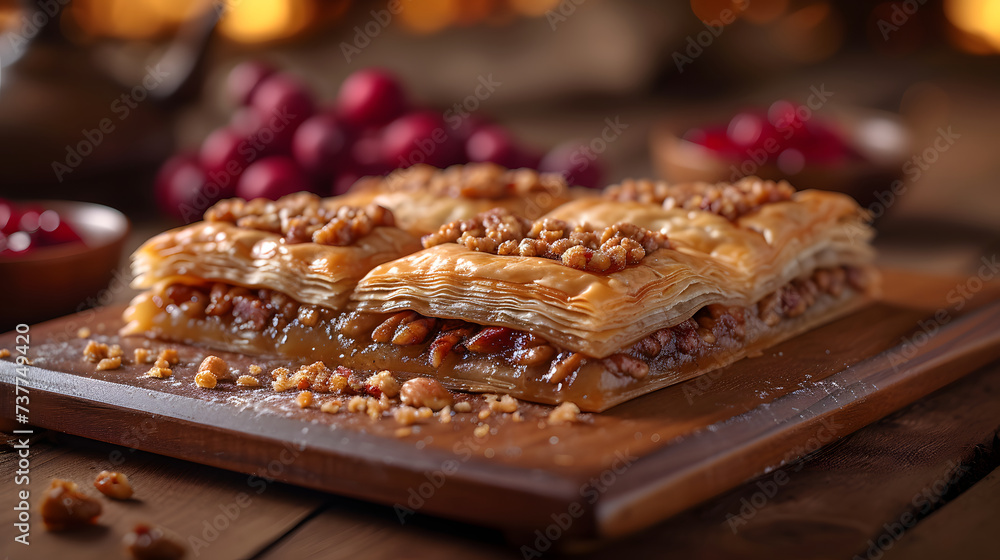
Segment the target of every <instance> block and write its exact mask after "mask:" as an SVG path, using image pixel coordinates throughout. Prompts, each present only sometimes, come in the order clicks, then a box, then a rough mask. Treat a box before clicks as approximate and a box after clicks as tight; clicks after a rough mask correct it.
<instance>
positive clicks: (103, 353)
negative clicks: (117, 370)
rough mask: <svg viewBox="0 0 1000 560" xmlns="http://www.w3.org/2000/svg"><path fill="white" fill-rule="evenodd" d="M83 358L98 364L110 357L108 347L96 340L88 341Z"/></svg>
mask: <svg viewBox="0 0 1000 560" xmlns="http://www.w3.org/2000/svg"><path fill="white" fill-rule="evenodd" d="M83 357H84V358H85V359H87V360H89V361H91V362H94V363H95V364H96V363H97V362H100V361H101V360H103V359H104V358H107V357H108V345H107V344H104V343H101V342H97V341H94V340H91V341H88V342H87V346H86V347H84V349H83Z"/></svg>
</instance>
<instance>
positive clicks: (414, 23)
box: [399, 0, 461, 33]
mask: <svg viewBox="0 0 1000 560" xmlns="http://www.w3.org/2000/svg"><path fill="white" fill-rule="evenodd" d="M459 3H460V2H459V0H422V1H421V2H410V3H405V4H403V5H402V8H403V9H402V10H401V11H400V12H399V19H400V21H402V22H403V24H404V25H406V27H408V28H409V29H410V30H411V31H415V32H417V33H434V32H435V31H440V30H441V29H444V28H445V27H447V26H449V25H451V23H452V22H453V21H455V20H456V18H458V14H459V11H460V10H461V8H460V7H459Z"/></svg>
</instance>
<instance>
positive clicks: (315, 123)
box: [292, 114, 351, 180]
mask: <svg viewBox="0 0 1000 560" xmlns="http://www.w3.org/2000/svg"><path fill="white" fill-rule="evenodd" d="M350 149H351V145H350V136H349V134H348V131H347V129H346V127H344V126H343V125H342V124H341V123H340V121H339V120H338V119H337V117H335V116H333V115H330V114H319V115H316V116H313V117H311V118H310V119H309V120H307V121H306V122H304V123H302V125H300V126H299V128H298V130H296V131H295V138H294V140H293V142H292V154H293V155H294V156H295V161H297V162H298V164H299V165H300V166H301V167H302V169H303V170H305V171H306V172H307V173H309V174H310V175H311V176H312V177H313V178H315V179H325V180H329V179H330V178H332V177H333V176H334V174H335V172H336V171H337V169H338V168H340V167H341V165H342V164H343V163H344V161H345V160H346V159H347V158H348V156H349V155H350Z"/></svg>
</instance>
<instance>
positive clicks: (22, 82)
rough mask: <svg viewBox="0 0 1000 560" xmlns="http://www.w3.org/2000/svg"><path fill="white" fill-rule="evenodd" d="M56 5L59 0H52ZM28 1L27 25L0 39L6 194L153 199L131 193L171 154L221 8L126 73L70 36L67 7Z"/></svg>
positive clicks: (119, 201)
mask: <svg viewBox="0 0 1000 560" xmlns="http://www.w3.org/2000/svg"><path fill="white" fill-rule="evenodd" d="M53 5H55V6H58V3H53ZM50 8H51V7H50V6H48V5H46V6H45V7H43V6H42V5H41V4H35V3H34V2H28V1H25V2H24V3H23V10H22V11H23V13H24V16H23V19H22V21H23V22H26V23H25V25H23V26H14V27H12V28H10V29H9V30H8V31H7V32H6V33H5V34H4V35H3V36H2V37H0V42H2V43H4V44H6V45H9V48H8V49H7V50H6V52H4V53H3V57H2V59H0V60H2V63H3V64H4V65H5V67H4V68H3V69H2V72H3V81H2V84H0V85H2V88H0V165H2V166H3V168H4V170H5V171H4V181H3V188H2V194H3V195H5V196H22V197H23V196H25V195H26V194H28V193H29V192H30V193H31V195H33V196H39V195H41V196H47V197H66V198H76V199H79V198H84V197H85V198H89V199H93V200H102V201H104V202H109V203H114V204H115V205H120V206H126V207H127V206H130V205H131V206H139V205H140V204H143V203H144V202H145V201H147V200H148V198H149V197H148V196H146V193H144V189H131V190H129V191H123V190H122V189H120V188H118V186H119V185H121V184H123V183H128V182H135V181H136V180H137V179H136V178H137V177H139V176H144V175H146V174H148V173H150V171H151V170H152V169H153V168H154V167H155V165H157V164H159V163H160V162H162V161H163V160H164V159H165V158H166V157H167V155H169V153H170V151H171V149H172V147H173V138H172V133H171V127H170V126H169V122H170V119H171V114H172V110H173V109H175V108H176V107H177V106H178V105H179V104H180V103H181V102H183V101H186V100H190V99H191V98H192V97H193V96H194V94H196V93H198V90H199V89H200V87H199V85H198V82H200V80H201V75H202V73H201V61H202V59H203V54H204V51H205V46H206V45H207V41H208V39H209V37H210V36H211V32H212V29H213V28H214V25H215V21H216V19H217V17H218V14H217V13H216V11H215V10H209V11H208V12H206V13H205V15H204V16H203V17H202V18H201V19H197V20H193V21H191V22H189V23H188V24H187V25H186V26H185V27H183V28H182V29H181V31H180V33H179V34H178V35H177V37H176V38H175V41H174V42H173V44H171V45H169V46H168V48H167V49H166V51H165V52H164V54H163V56H162V57H161V59H160V60H158V61H156V62H152V63H149V64H147V65H145V67H144V68H142V69H141V70H139V71H137V72H136V75H135V76H133V77H131V78H129V79H127V80H120V79H116V78H115V77H112V76H111V75H110V74H109V73H108V72H106V71H104V69H103V68H102V67H101V66H99V65H98V64H96V63H95V59H94V57H93V53H92V52H91V51H90V50H89V49H80V48H78V47H76V46H73V45H72V44H71V43H70V42H69V41H67V40H66V39H65V38H64V37H63V35H62V33H61V30H60V19H59V18H60V16H61V14H59V13H56V14H52V13H50V11H46V10H49V9H50Z"/></svg>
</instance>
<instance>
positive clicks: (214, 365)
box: [198, 356, 229, 380]
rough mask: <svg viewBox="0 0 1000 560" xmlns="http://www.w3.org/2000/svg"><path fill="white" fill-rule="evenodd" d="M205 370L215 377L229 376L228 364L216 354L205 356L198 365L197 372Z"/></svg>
mask: <svg viewBox="0 0 1000 560" xmlns="http://www.w3.org/2000/svg"><path fill="white" fill-rule="evenodd" d="M202 372H207V373H211V374H212V375H213V376H215V379H217V380H218V379H226V378H228V377H229V365H228V364H226V361H225V360H223V359H222V358H220V357H218V356H205V359H204V360H202V361H201V365H200V366H198V373H202Z"/></svg>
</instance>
